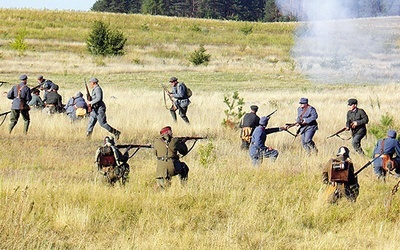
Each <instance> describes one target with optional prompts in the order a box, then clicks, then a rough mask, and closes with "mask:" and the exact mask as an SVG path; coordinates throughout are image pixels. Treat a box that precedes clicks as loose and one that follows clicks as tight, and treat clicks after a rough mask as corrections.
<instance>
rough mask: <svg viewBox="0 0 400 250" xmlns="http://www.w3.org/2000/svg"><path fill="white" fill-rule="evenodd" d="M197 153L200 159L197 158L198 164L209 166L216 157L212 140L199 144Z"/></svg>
mask: <svg viewBox="0 0 400 250" xmlns="http://www.w3.org/2000/svg"><path fill="white" fill-rule="evenodd" d="M199 154H200V159H199V161H200V165H202V166H203V167H205V168H207V167H210V166H211V165H212V164H213V163H214V162H215V160H216V159H217V156H216V153H215V146H214V144H213V143H212V141H210V142H209V143H207V144H206V145H200V146H199Z"/></svg>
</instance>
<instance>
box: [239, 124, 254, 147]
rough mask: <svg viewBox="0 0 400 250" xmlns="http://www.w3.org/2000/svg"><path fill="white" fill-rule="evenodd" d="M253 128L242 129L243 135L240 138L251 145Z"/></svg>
mask: <svg viewBox="0 0 400 250" xmlns="http://www.w3.org/2000/svg"><path fill="white" fill-rule="evenodd" d="M252 131H253V130H252V128H251V127H244V128H242V133H241V136H240V138H241V139H242V140H244V141H247V142H248V143H250V141H251V132H252Z"/></svg>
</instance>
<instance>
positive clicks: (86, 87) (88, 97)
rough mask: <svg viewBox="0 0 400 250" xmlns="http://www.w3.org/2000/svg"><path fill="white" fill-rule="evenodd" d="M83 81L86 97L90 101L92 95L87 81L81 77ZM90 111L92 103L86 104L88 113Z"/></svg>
mask: <svg viewBox="0 0 400 250" xmlns="http://www.w3.org/2000/svg"><path fill="white" fill-rule="evenodd" d="M83 81H84V83H85V89H86V99H87V100H88V101H89V102H90V101H91V100H92V96H91V95H90V92H89V88H88V86H87V83H86V79H85V78H83ZM90 112H92V105H91V104H88V113H90Z"/></svg>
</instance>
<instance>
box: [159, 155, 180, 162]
mask: <svg viewBox="0 0 400 250" xmlns="http://www.w3.org/2000/svg"><path fill="white" fill-rule="evenodd" d="M168 159H172V160H178V158H177V157H164V156H163V157H157V160H159V161H168Z"/></svg>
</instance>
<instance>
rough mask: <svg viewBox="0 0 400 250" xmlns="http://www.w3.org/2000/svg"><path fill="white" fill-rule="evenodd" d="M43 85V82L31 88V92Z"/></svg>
mask: <svg viewBox="0 0 400 250" xmlns="http://www.w3.org/2000/svg"><path fill="white" fill-rule="evenodd" d="M42 86H43V83H41V84H38V85H37V86H35V87H33V88H31V92H33V91H34V90H35V89H40V88H41V87H42Z"/></svg>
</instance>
